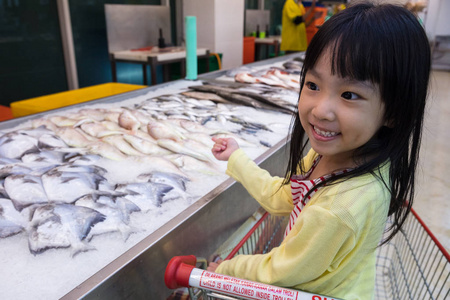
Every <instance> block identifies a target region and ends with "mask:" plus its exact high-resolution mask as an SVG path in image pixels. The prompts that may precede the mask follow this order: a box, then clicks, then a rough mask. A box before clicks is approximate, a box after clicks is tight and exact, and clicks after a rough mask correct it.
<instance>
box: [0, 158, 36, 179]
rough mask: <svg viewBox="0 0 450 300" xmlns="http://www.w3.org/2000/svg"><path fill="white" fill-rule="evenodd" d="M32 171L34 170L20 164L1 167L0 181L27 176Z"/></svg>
mask: <svg viewBox="0 0 450 300" xmlns="http://www.w3.org/2000/svg"><path fill="white" fill-rule="evenodd" d="M32 171H33V170H32V169H31V168H30V167H27V166H25V165H23V164H21V163H20V162H17V163H11V164H8V165H0V179H4V178H6V177H8V176H10V175H25V174H29V173H31V172H32Z"/></svg>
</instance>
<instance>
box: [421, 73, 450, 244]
mask: <svg viewBox="0 0 450 300" xmlns="http://www.w3.org/2000/svg"><path fill="white" fill-rule="evenodd" d="M418 171H419V172H418V176H417V184H416V199H415V202H414V204H413V208H414V210H415V211H416V212H417V213H418V214H419V216H420V217H421V218H422V219H423V221H424V222H425V224H426V225H427V226H428V227H429V228H430V229H431V231H432V232H433V233H434V235H435V236H436V237H437V239H438V240H439V241H440V242H441V244H442V245H443V246H444V247H445V248H446V249H447V251H449V252H450V72H445V71H433V72H432V74H431V93H430V97H429V101H428V109H427V113H426V116H425V125H424V131H423V140H422V150H421V156H420V162H419V170H418ZM447 171H449V173H447Z"/></svg>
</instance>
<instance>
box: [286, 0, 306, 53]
mask: <svg viewBox="0 0 450 300" xmlns="http://www.w3.org/2000/svg"><path fill="white" fill-rule="evenodd" d="M304 14H305V8H304V7H303V4H302V3H301V2H300V3H298V4H297V3H295V1H294V0H286V2H285V3H284V6H283V12H282V16H281V45H280V50H281V51H305V50H306V47H307V46H308V42H307V39H306V27H305V22H302V23H300V24H298V25H296V24H295V23H294V19H295V17H298V16H303V15H304ZM303 21H305V20H303Z"/></svg>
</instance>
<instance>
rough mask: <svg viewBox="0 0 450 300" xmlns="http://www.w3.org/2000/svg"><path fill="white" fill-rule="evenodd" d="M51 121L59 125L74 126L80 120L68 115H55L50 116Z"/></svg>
mask: <svg viewBox="0 0 450 300" xmlns="http://www.w3.org/2000/svg"><path fill="white" fill-rule="evenodd" d="M49 121H50V122H52V123H53V124H55V125H56V126H58V127H72V126H73V125H75V124H76V123H77V122H78V120H76V119H72V118H68V117H66V116H53V117H50V118H49Z"/></svg>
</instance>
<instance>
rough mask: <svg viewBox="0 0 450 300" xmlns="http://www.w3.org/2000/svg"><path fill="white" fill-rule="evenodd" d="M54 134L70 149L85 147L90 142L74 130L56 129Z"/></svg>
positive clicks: (69, 128) (66, 128) (70, 128)
mask: <svg viewBox="0 0 450 300" xmlns="http://www.w3.org/2000/svg"><path fill="white" fill-rule="evenodd" d="M55 132H56V134H58V136H59V137H61V139H62V140H63V141H64V142H65V143H66V144H67V145H69V146H72V147H86V146H88V145H89V144H90V143H91V142H92V140H90V139H88V138H87V137H86V136H85V135H84V134H82V133H81V132H80V131H79V130H77V129H76V128H72V127H58V128H56V130H55Z"/></svg>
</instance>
